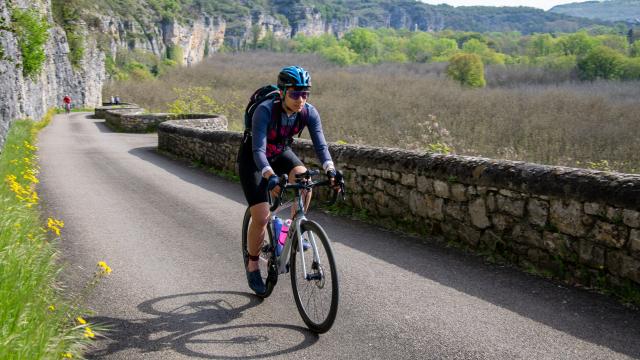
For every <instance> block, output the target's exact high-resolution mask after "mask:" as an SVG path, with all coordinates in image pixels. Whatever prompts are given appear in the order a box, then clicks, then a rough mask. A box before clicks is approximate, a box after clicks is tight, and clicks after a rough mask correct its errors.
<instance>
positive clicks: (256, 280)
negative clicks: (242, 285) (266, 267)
mask: <svg viewBox="0 0 640 360" xmlns="http://www.w3.org/2000/svg"><path fill="white" fill-rule="evenodd" d="M246 272H247V281H248V282H249V287H250V288H251V290H253V291H255V293H256V294H258V295H261V294H264V293H266V292H267V287H266V286H265V285H264V281H262V275H260V270H256V271H251V272H249V271H248V270H247V271H246Z"/></svg>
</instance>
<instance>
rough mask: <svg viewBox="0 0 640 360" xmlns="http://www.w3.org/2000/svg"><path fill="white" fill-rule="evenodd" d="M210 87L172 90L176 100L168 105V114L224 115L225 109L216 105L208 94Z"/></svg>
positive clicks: (221, 105) (220, 105)
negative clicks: (176, 97) (176, 96)
mask: <svg viewBox="0 0 640 360" xmlns="http://www.w3.org/2000/svg"><path fill="white" fill-rule="evenodd" d="M211 91H212V89H211V88H210V87H206V86H204V87H198V86H193V87H188V88H174V89H173V92H175V93H176V94H177V95H178V99H176V100H175V101H174V102H172V103H170V104H169V105H168V106H169V112H170V113H172V114H224V113H226V112H227V107H225V106H224V105H223V104H220V103H218V102H217V101H216V100H215V99H213V98H212V97H211V96H209V94H210V93H211Z"/></svg>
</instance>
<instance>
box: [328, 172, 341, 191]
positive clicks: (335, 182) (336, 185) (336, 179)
mask: <svg viewBox="0 0 640 360" xmlns="http://www.w3.org/2000/svg"><path fill="white" fill-rule="evenodd" d="M327 177H328V178H329V181H330V182H331V187H332V188H333V190H334V191H337V192H340V191H342V187H341V186H340V182H341V181H342V173H340V172H339V171H338V172H337V171H336V170H335V169H329V170H327Z"/></svg>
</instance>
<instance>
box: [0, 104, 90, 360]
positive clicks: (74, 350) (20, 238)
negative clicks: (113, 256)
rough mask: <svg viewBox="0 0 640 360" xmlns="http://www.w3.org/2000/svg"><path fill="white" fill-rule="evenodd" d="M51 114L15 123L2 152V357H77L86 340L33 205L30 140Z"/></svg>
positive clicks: (52, 246) (34, 171)
mask: <svg viewBox="0 0 640 360" xmlns="http://www.w3.org/2000/svg"><path fill="white" fill-rule="evenodd" d="M52 116H53V111H50V112H48V113H47V116H46V117H45V119H43V121H41V122H39V123H35V122H34V121H31V120H18V121H14V122H13V123H12V124H11V127H10V129H9V134H8V136H7V140H6V143H5V145H4V149H3V151H2V153H0V224H2V226H1V227H0V264H2V266H1V268H0V273H1V277H2V281H0V294H2V296H0V319H2V321H0V344H2V345H1V346H0V359H60V358H61V354H63V353H69V354H71V355H73V356H75V357H77V358H80V357H81V352H82V349H83V348H84V347H86V345H88V344H87V343H88V341H89V339H85V338H84V337H83V327H76V326H75V323H74V317H76V316H78V315H82V313H81V311H82V310H81V309H80V308H79V307H77V306H76V305H74V304H73V303H74V302H73V301H70V300H71V297H70V296H69V294H63V293H62V291H61V290H60V286H59V283H58V282H59V274H60V272H61V266H60V264H59V261H58V260H59V259H58V258H59V256H58V254H57V252H58V251H57V249H56V248H55V245H56V244H57V240H56V241H51V240H53V239H52V237H51V236H49V235H48V234H46V233H45V232H43V222H42V219H43V218H45V219H46V218H47V215H46V214H43V213H41V211H42V210H40V208H39V207H38V206H32V205H36V204H37V202H38V198H37V193H35V191H33V189H34V188H35V186H36V182H37V178H35V175H37V163H36V160H37V158H36V155H35V152H36V150H37V149H36V148H35V147H34V146H32V144H33V143H34V142H35V140H36V139H35V134H36V133H37V132H38V130H40V129H41V128H43V127H44V126H46V124H47V123H48V121H49V120H50V119H51V117H52ZM25 193H27V194H28V193H30V194H31V195H30V196H28V195H27V196H25ZM44 229H46V228H44ZM50 229H51V228H50ZM58 231H59V229H58Z"/></svg>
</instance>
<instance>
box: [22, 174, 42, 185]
mask: <svg viewBox="0 0 640 360" xmlns="http://www.w3.org/2000/svg"><path fill="white" fill-rule="evenodd" d="M23 177H24V179H25V180H28V181H29V182H32V183H34V184H37V183H39V182H40V180H38V178H37V177H35V176H34V175H33V174H31V173H28V174H25V175H24V176H23Z"/></svg>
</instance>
